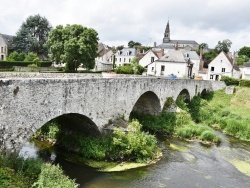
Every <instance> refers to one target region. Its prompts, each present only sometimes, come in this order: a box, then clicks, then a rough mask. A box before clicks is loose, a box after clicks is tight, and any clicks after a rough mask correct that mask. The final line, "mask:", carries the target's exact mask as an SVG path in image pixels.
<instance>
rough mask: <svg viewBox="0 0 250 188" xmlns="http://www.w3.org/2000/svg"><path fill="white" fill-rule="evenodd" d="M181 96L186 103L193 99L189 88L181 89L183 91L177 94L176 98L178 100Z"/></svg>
mask: <svg viewBox="0 0 250 188" xmlns="http://www.w3.org/2000/svg"><path fill="white" fill-rule="evenodd" d="M179 97H183V98H184V102H185V103H187V102H190V100H191V97H190V94H189V91H188V90H187V89H183V90H181V92H180V93H179V95H177V97H176V99H175V100H178V98H179Z"/></svg>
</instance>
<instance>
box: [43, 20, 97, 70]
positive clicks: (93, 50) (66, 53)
mask: <svg viewBox="0 0 250 188" xmlns="http://www.w3.org/2000/svg"><path fill="white" fill-rule="evenodd" d="M98 40H99V39H98V33H97V32H96V31H95V30H94V29H91V28H87V27H83V26H82V25H77V24H74V25H67V26H65V27H63V26H62V25H58V26H57V27H56V28H55V29H53V30H52V31H51V33H50V35H49V39H48V41H47V45H48V46H49V47H50V49H51V53H52V58H55V60H56V62H60V61H64V62H66V71H68V72H75V71H77V68H78V66H79V65H80V64H81V63H82V64H83V66H84V67H85V68H87V69H91V68H94V66H95V57H97V48H98Z"/></svg>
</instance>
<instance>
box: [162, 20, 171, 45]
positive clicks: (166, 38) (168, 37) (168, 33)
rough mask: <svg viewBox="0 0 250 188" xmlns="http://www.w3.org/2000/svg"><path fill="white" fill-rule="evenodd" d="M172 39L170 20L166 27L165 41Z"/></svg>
mask: <svg viewBox="0 0 250 188" xmlns="http://www.w3.org/2000/svg"><path fill="white" fill-rule="evenodd" d="M169 41H170V27H169V20H168V23H167V26H166V29H165V33H164V38H163V43H168V42H169Z"/></svg>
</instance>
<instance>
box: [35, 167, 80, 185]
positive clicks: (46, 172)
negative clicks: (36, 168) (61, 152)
mask: <svg viewBox="0 0 250 188" xmlns="http://www.w3.org/2000/svg"><path fill="white" fill-rule="evenodd" d="M32 187H36V188H44V187H61V188H76V187H78V184H76V183H75V181H74V180H71V179H69V177H67V176H65V175H64V174H63V171H62V169H61V168H60V167H59V166H58V165H51V164H49V163H46V164H43V165H42V168H41V173H40V175H39V177H38V180H37V181H36V182H35V183H34V184H33V185H32Z"/></svg>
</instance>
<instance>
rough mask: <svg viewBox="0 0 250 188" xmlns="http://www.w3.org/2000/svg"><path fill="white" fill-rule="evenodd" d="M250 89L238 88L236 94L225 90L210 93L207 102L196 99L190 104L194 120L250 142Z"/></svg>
mask: <svg viewBox="0 0 250 188" xmlns="http://www.w3.org/2000/svg"><path fill="white" fill-rule="evenodd" d="M249 93H250V88H246V87H245V88H243V87H236V93H235V94H232V95H226V94H225V91H224V90H220V91H216V92H214V93H210V94H209V95H208V96H207V98H206V99H207V100H205V99H202V98H200V97H194V98H193V100H192V101H191V103H190V104H189V108H190V112H191V116H192V119H193V120H194V121H195V122H199V123H203V124H206V125H209V126H212V127H215V128H217V129H220V130H223V131H224V132H226V133H227V134H230V135H232V136H235V137H237V138H239V139H241V140H245V141H250V124H249V120H250V114H249V110H250V105H249V103H250V94H249Z"/></svg>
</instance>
